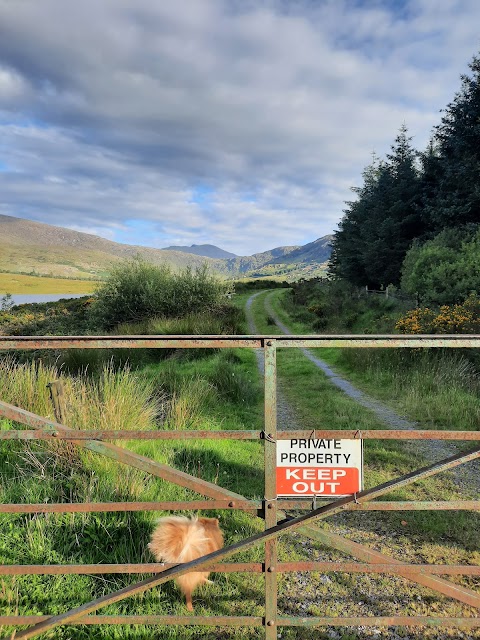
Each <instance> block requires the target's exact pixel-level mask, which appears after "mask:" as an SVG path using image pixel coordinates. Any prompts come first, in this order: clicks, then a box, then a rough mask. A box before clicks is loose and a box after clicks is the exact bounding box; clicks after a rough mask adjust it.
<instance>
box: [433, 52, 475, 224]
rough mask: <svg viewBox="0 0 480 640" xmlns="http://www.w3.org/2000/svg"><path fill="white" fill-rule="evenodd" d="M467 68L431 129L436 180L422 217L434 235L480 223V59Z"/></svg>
mask: <svg viewBox="0 0 480 640" xmlns="http://www.w3.org/2000/svg"><path fill="white" fill-rule="evenodd" d="M469 67H470V69H471V71H472V74H471V75H463V76H461V80H462V85H461V89H460V91H459V92H458V93H457V94H456V95H455V97H454V100H453V101H452V102H451V103H450V104H449V105H448V106H447V107H446V109H445V112H444V115H443V117H442V120H441V123H440V124H439V125H438V126H437V127H436V129H435V140H436V143H437V145H438V151H439V156H440V157H439V165H438V167H437V170H438V175H437V178H438V179H437V184H436V188H435V193H434V194H433V197H432V198H431V200H430V202H429V203H428V205H427V207H426V213H427V214H428V216H429V218H430V220H431V224H432V226H433V228H434V230H435V231H436V232H439V231H441V230H442V229H444V228H446V227H455V226H458V225H463V224H467V223H480V56H475V57H474V58H473V60H472V62H471V63H470V64H469Z"/></svg>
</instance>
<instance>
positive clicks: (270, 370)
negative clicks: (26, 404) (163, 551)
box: [0, 335, 480, 640]
mask: <svg viewBox="0 0 480 640" xmlns="http://www.w3.org/2000/svg"><path fill="white" fill-rule="evenodd" d="M293 347H303V348H305V347H310V348H325V347H341V348H353V347H354V348H425V347H429V348H435V347H437V348H438V347H442V348H458V347H464V348H465V347H469V348H470V347H480V336H458V335H455V336H444V335H442V336H439V335H435V336H403V337H398V336H374V335H369V336H271V337H270V336H135V337H132V336H125V337H124V336H112V337H110V336H107V337H56V336H52V337H50V336H49V337H36V336H35V337H0V351H8V350H35V349H67V348H76V349H78V348H81V349H105V348H107V349H123V348H129V349H131V348H151V349H162V348H182V349H190V348H253V349H263V350H264V353H265V376H264V388H265V423H264V429H263V430H261V431H260V430H250V431H238V430H237V431H117V430H110V431H108V430H99V431H97V430H96V431H81V430H78V429H75V428H69V427H67V426H66V425H65V424H63V423H62V420H63V418H62V413H61V401H59V398H58V389H57V390H56V389H55V385H53V386H52V389H51V391H52V397H53V399H55V401H56V403H57V404H56V417H57V420H58V421H57V422H55V421H51V420H48V419H47V418H44V417H42V416H39V415H36V414H33V413H30V412H28V411H25V410H24V409H21V408H19V407H14V406H12V405H9V404H7V403H5V402H2V401H1V398H0V416H3V417H5V418H8V419H10V420H12V421H13V422H16V423H19V424H21V425H23V426H24V427H27V428H26V429H25V428H24V429H10V430H6V431H0V439H15V440H47V441H48V440H50V441H52V440H57V441H58V440H63V441H69V442H71V443H74V445H76V446H78V447H83V448H85V449H88V450H90V451H93V452H96V453H98V454H101V455H104V456H107V457H109V458H111V459H113V460H115V461H117V462H121V463H123V464H126V465H129V466H131V467H133V468H136V469H140V470H142V471H144V472H146V473H149V474H152V475H153V476H156V477H159V478H162V479H164V480H168V481H170V482H173V483H175V484H177V485H179V486H182V487H185V488H188V489H191V490H193V491H195V492H196V493H199V494H201V495H203V496H205V497H206V498H208V500H195V501H183V502H118V503H88V504H87V503H85V504H65V503H61V504H50V503H49V504H4V505H0V513H88V512H102V511H103V512H107V511H141V510H143V511H156V510H162V511H164V510H167V511H168V510H183V509H191V510H195V509H202V510H208V509H226V510H234V509H240V510H243V511H246V512H248V513H251V514H252V515H253V516H258V517H260V518H262V519H263V520H264V523H265V528H264V531H263V532H262V533H258V534H256V535H254V536H251V537H250V538H246V539H244V540H241V541H240V542H237V543H235V544H233V545H231V546H229V547H225V548H224V549H221V550H219V551H215V552H214V553H211V554H209V555H207V556H204V557H202V558H198V559H197V560H193V561H192V562H189V563H185V564H178V565H173V566H172V565H166V564H158V563H144V564H104V565H98V564H95V565H85V564H84V565H51V566H45V565H3V566H2V567H0V575H38V574H52V575H53V574H88V573H91V574H97V575H98V574H108V573H132V574H134V573H139V574H140V573H152V574H153V575H152V577H150V578H147V579H145V580H142V581H141V582H137V583H135V584H132V585H129V586H127V587H125V588H123V589H121V590H119V591H116V592H113V593H111V594H109V595H106V596H103V597H101V598H99V599H97V600H94V601H92V602H89V603H86V604H84V605H82V606H80V607H77V608H76V609H73V610H71V611H67V612H65V613H62V614H60V615H55V616H22V615H18V616H5V615H0V624H8V625H17V626H20V625H32V626H30V627H29V628H28V629H26V630H24V631H20V632H19V633H17V634H16V635H15V638H17V639H20V638H33V637H36V636H38V635H40V634H42V633H43V632H46V631H48V630H50V629H52V628H54V627H56V626H58V625H64V624H88V625H96V624H163V625H165V624H181V625H185V624H195V625H226V626H227V625H231V626H258V627H264V628H265V637H266V639H267V640H273V638H276V637H277V629H278V628H279V627H284V626H292V627H298V626H307V627H317V626H326V625H329V626H332V625H333V626H349V625H354V626H357V625H371V626H373V625H375V626H381V625H383V626H393V625H401V626H420V625H428V626H449V627H455V626H462V627H464V628H474V627H480V619H479V618H478V617H463V618H450V617H445V616H443V617H439V616H388V617H387V616H385V617H358V616H355V617H353V616H352V617H333V618H332V617H314V616H310V617H303V618H302V617H294V616H280V615H278V613H277V575H278V574H279V573H283V572H288V571H323V572H334V571H341V572H346V573H358V572H365V573H386V574H390V575H399V576H402V577H405V578H408V579H409V580H412V581H413V582H416V583H418V584H421V585H423V586H427V587H429V588H431V589H433V590H435V591H437V592H439V593H441V594H443V595H446V596H449V597H451V598H454V599H456V600H458V601H460V602H462V603H465V604H468V605H470V606H472V607H476V608H477V609H478V608H480V594H478V593H477V592H475V591H473V590H471V589H468V588H466V587H462V586H460V585H457V584H454V583H452V582H450V581H449V580H447V579H445V578H443V577H439V576H440V575H443V576H445V575H480V567H479V566H470V565H469V566H464V565H431V564H407V563H403V562H401V561H398V560H396V559H393V558H391V557H389V556H386V555H383V554H381V553H379V552H376V551H372V550H371V549H369V548H368V547H366V546H363V545H360V544H358V543H355V542H352V541H350V540H348V539H346V538H343V537H341V536H338V535H336V534H333V533H330V532H328V531H326V530H323V529H320V528H317V527H315V526H312V525H313V524H314V523H315V522H316V521H317V520H321V519H323V518H326V517H328V516H331V515H333V514H335V513H339V512H341V511H357V510H387V511H396V510H447V509H448V510H461V509H470V510H476V511H478V510H480V501H478V500H477V501H467V500H455V501H449V502H445V501H439V502H426V501H380V500H375V499H376V498H380V497H382V496H383V495H385V494H387V493H390V492H391V491H392V490H394V489H397V488H400V487H404V486H406V485H409V484H411V483H413V482H416V481H418V480H421V479H423V478H427V477H430V476H433V475H435V474H438V473H440V472H442V471H445V470H448V469H452V468H453V467H456V466H458V465H460V464H463V463H466V462H469V461H471V460H474V459H477V458H479V457H480V447H476V448H474V449H473V450H471V451H469V452H467V453H459V454H457V455H455V456H451V457H450V458H447V459H445V460H442V461H440V462H436V463H434V464H431V465H428V466H426V467H423V468H421V469H418V470H417V471H414V472H411V473H409V474H406V475H404V476H401V477H399V478H397V479H395V480H391V481H389V482H386V483H383V484H381V485H379V486H376V487H374V488H372V489H368V490H365V491H362V492H360V493H358V494H355V495H353V496H347V497H344V498H339V499H336V500H331V501H330V502H327V503H322V505H321V506H317V501H316V500H312V499H306V498H302V499H300V498H299V499H297V498H289V499H277V495H276V486H275V466H276V442H277V441H278V440H290V439H292V438H311V437H315V438H346V439H358V438H360V439H395V440H418V439H422V440H423V439H440V440H456V441H479V440H480V431H438V430H436V431H434V430H417V431H403V430H366V431H365V430H363V431H361V432H360V431H358V430H357V429H355V427H354V425H352V429H349V430H328V429H318V430H316V431H315V432H314V433H312V432H311V431H279V430H278V429H277V421H276V350H277V348H293ZM186 438H189V439H190V438H191V439H195V438H197V439H199V438H200V439H207V438H209V439H214V438H215V439H218V438H221V439H227V438H228V439H234V440H262V441H263V443H264V459H265V485H264V486H265V489H264V497H263V499H262V500H250V499H248V498H246V497H244V496H242V495H239V494H237V493H235V492H232V491H229V490H227V489H224V488H222V487H220V486H218V485H217V484H214V483H211V482H207V481H205V480H202V479H200V478H197V477H195V476H193V475H190V474H188V473H185V472H182V471H179V470H177V469H174V468H173V467H170V466H168V465H165V464H161V463H158V462H156V461H154V460H151V459H149V458H147V457H145V456H142V455H139V454H137V453H134V452H132V451H129V450H128V449H124V448H121V447H119V446H117V445H116V444H112V443H109V442H108V441H109V440H121V439H128V440H134V439H158V440H171V439H186ZM285 509H288V511H292V510H307V513H306V514H303V515H300V516H297V517H295V518H292V517H289V516H287V515H286V514H285V513H284V511H283V510H285ZM293 530H297V531H298V532H300V533H301V534H303V535H305V536H306V537H308V538H310V539H313V540H316V541H319V542H321V543H322V544H324V545H327V546H330V547H333V548H335V549H338V550H341V551H344V552H346V553H348V554H350V555H352V556H353V557H356V558H357V559H358V560H360V562H313V561H308V562H279V561H278V558H277V539H278V536H279V535H280V534H282V533H286V532H290V531H293ZM262 543H263V544H264V545H265V558H264V562H263V563H254V562H249V563H235V562H234V563H226V562H221V561H223V560H225V559H227V558H229V557H230V556H232V555H234V554H235V553H237V552H238V551H241V550H244V549H248V548H251V547H253V546H254V545H258V544H262ZM205 568H208V570H210V571H223V572H247V571H248V572H257V573H263V574H264V576H265V611H264V615H263V616H255V617H254V616H251V617H249V616H210V617H206V616H195V615H193V616H192V615H189V616H156V615H135V616H126V615H123V616H122V615H99V614H96V613H95V612H96V611H98V610H99V609H101V608H102V607H104V606H106V605H108V604H111V603H114V602H118V601H121V600H123V599H125V598H127V597H129V596H132V595H136V594H140V593H143V592H145V591H147V590H148V589H151V588H152V587H154V586H156V585H160V584H162V583H164V582H166V581H167V580H170V579H172V578H175V577H177V576H180V575H182V574H184V573H186V572H188V571H190V570H199V569H205ZM92 614H93V615H92Z"/></svg>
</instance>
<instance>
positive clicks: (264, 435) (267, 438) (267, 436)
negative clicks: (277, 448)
mask: <svg viewBox="0 0 480 640" xmlns="http://www.w3.org/2000/svg"><path fill="white" fill-rule="evenodd" d="M261 436H262V438H263V440H267V441H268V442H276V440H274V439H273V438H272V436H271V435H270V434H269V433H266V432H265V431H262V433H261Z"/></svg>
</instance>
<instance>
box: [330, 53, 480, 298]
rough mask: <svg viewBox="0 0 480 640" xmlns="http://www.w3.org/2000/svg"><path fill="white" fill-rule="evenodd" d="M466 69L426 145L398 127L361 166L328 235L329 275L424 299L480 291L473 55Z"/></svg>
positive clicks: (478, 90)
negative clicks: (358, 181) (382, 149)
mask: <svg viewBox="0 0 480 640" xmlns="http://www.w3.org/2000/svg"><path fill="white" fill-rule="evenodd" d="M469 68H470V72H471V73H469V74H465V75H462V76H461V88H460V90H459V91H458V93H456V94H455V96H454V98H453V100H452V102H451V103H449V104H448V105H447V107H446V108H445V109H444V110H443V113H442V118H441V121H440V124H438V125H437V126H436V127H435V128H434V130H433V132H432V137H431V140H430V143H429V145H428V148H427V149H426V150H424V151H421V152H418V151H417V150H415V148H414V147H413V145H412V139H411V137H410V136H409V135H408V129H407V127H406V126H405V125H403V126H402V127H401V128H400V131H399V133H398V135H397V137H396V138H395V142H394V144H393V145H392V147H391V153H389V154H387V156H386V158H385V159H380V158H377V157H375V156H374V158H373V161H372V162H371V164H370V165H368V166H367V167H366V168H365V169H364V171H363V174H362V177H363V184H362V185H361V186H360V187H355V188H353V189H352V191H353V192H354V193H355V194H356V199H354V200H352V201H350V202H347V203H346V208H345V209H344V217H343V219H342V221H341V223H340V224H339V230H338V231H336V232H335V234H334V239H333V242H332V248H333V251H332V256H331V260H330V275H331V276H332V277H334V278H340V279H343V280H346V281H348V282H350V283H351V284H354V285H359V286H365V285H368V287H370V288H380V287H382V286H387V285H389V284H394V285H395V286H401V287H402V289H403V290H404V291H405V292H406V293H408V294H417V295H418V296H419V297H420V299H421V300H422V302H424V303H427V304H430V303H433V304H453V303H458V302H461V301H463V300H465V299H466V297H467V296H468V295H470V294H471V293H472V292H473V293H477V294H478V293H480V55H477V56H474V58H473V60H472V61H471V62H470V64H469Z"/></svg>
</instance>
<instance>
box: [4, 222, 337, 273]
mask: <svg viewBox="0 0 480 640" xmlns="http://www.w3.org/2000/svg"><path fill="white" fill-rule="evenodd" d="M331 238H332V236H325V237H323V238H319V239H318V240H315V241H314V242H310V243H309V244H306V245H304V246H303V247H299V246H297V245H295V246H286V247H276V248H275V249H271V250H270V251H264V252H262V253H255V254H254V255H252V256H235V255H234V254H229V253H228V252H227V251H223V250H222V249H219V248H218V247H215V246H214V245H193V246H192V247H168V248H166V249H153V248H150V247H142V246H138V245H128V244H120V243H119V242H112V241H111V240H105V239H104V238H100V237H99V236H95V235H92V234H89V233H83V232H81V231H72V230H71V229H65V228H64V227H57V226H53V225H49V224H45V223H42V222H34V221H32V220H25V219H23V218H15V217H13V216H5V215H0V271H7V272H13V273H27V274H36V275H47V276H49V275H51V276H60V277H69V278H81V279H85V278H87V279H88V278H90V279H99V278H102V277H104V276H105V275H106V274H107V273H108V271H109V270H110V269H111V266H112V264H114V263H115V262H118V261H120V260H124V259H128V258H133V257H134V256H136V255H139V256H141V257H142V258H144V259H145V260H147V261H149V262H152V263H153V264H169V265H171V266H172V268H173V269H183V268H185V267H187V266H190V267H192V268H196V267H200V266H201V265H203V264H207V265H208V266H209V268H211V269H212V270H213V271H216V272H217V273H219V274H221V275H223V276H226V277H229V278H232V277H233V278H238V277H265V276H281V277H283V278H285V279H287V280H296V279H298V278H300V277H309V276H310V277H311V276H312V275H319V274H322V273H324V272H325V267H326V264H325V263H326V261H327V260H328V258H329V256H330V248H329V242H330V240H331ZM180 249H182V250H180ZM190 249H195V250H198V253H196V252H195V253H192V252H191V251H190ZM210 250H215V251H220V252H221V253H223V254H227V255H228V256H230V257H227V258H225V257H224V258H218V257H209V256H205V255H203V254H202V253H200V251H210ZM232 256H233V257H232Z"/></svg>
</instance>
